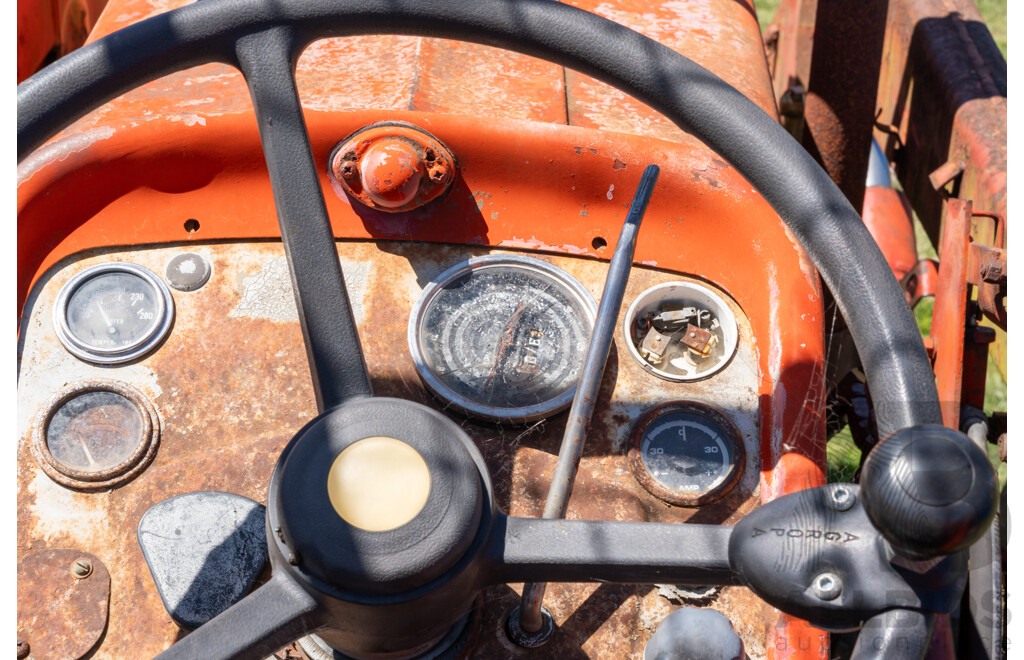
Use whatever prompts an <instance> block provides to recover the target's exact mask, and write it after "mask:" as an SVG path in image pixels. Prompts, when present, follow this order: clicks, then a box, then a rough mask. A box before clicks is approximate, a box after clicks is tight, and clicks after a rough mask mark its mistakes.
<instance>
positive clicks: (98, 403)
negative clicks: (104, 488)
mask: <svg viewBox="0 0 1024 660" xmlns="http://www.w3.org/2000/svg"><path fill="white" fill-rule="evenodd" d="M143 441H144V437H143V421H142V415H141V414H140V413H139V409H138V408H137V407H136V406H135V404H134V403H132V402H131V401H129V400H128V399H127V398H126V397H124V396H121V395H120V394H118V393H116V392H103V391H98V392H86V393H83V394H80V395H78V396H76V397H74V398H72V399H70V400H68V401H67V402H65V403H64V404H63V405H62V406H61V407H60V408H58V409H57V411H56V412H55V413H54V414H53V417H52V418H51V419H50V423H49V425H48V426H47V429H46V448H47V449H48V450H49V451H50V455H52V456H53V458H54V459H56V460H57V461H58V462H59V463H61V464H62V465H64V466H65V467H67V468H70V469H72V470H78V471H82V472H102V471H104V470H107V469H109V468H112V467H114V466H117V465H119V464H121V463H123V462H124V461H126V460H128V459H129V458H131V457H132V455H133V454H134V453H135V452H136V450H137V449H138V447H139V445H140V444H142V442H143Z"/></svg>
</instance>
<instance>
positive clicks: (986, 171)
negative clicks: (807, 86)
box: [875, 0, 1007, 256]
mask: <svg viewBox="0 0 1024 660" xmlns="http://www.w3.org/2000/svg"><path fill="white" fill-rule="evenodd" d="M877 106H878V107H877V109H876V114H877V124H878V128H877V130H876V132H875V135H876V137H877V138H878V140H879V142H880V144H882V145H883V147H884V148H885V149H886V153H887V154H888V156H889V158H890V160H891V161H892V163H893V166H894V168H895V169H896V173H897V175H898V176H899V179H900V183H901V184H902V185H903V189H904V190H905V191H906V193H907V196H908V198H909V199H910V202H911V205H912V206H913V208H914V210H915V211H916V212H917V215H918V217H919V218H920V219H921V222H922V223H923V224H924V226H925V229H926V230H927V231H928V234H929V236H930V237H931V239H932V243H934V244H935V245H937V246H938V245H940V242H941V241H940V234H941V227H942V216H943V208H942V203H943V195H942V194H940V192H939V191H936V190H935V189H934V188H933V187H932V185H931V181H930V180H929V175H930V174H931V173H932V172H933V171H935V170H937V169H938V168H940V167H941V166H943V165H944V164H946V163H947V162H949V161H953V162H956V161H963V162H964V164H965V169H964V171H963V173H962V175H961V176H960V178H959V180H955V181H954V182H953V186H952V190H951V191H950V192H951V193H952V194H953V195H954V196H957V197H961V198H964V199H971V200H973V202H974V206H975V207H976V208H977V209H978V210H980V211H989V212H995V213H1000V214H1002V215H1004V217H1005V214H1006V120H1007V114H1006V108H1007V105H1006V60H1005V59H1004V58H1003V56H1002V55H1001V54H1000V52H999V50H998V48H997V47H996V45H995V42H994V41H993V40H992V35H991V34H990V33H989V31H988V28H987V27H986V26H985V23H984V20H983V19H982V18H981V15H980V14H979V13H978V10H977V7H975V5H974V3H973V2H971V1H970V0H914V1H913V2H892V3H890V5H889V15H888V25H887V28H886V39H885V57H884V59H883V61H882V68H881V72H880V78H879V87H878V102H877ZM940 256H941V255H940Z"/></svg>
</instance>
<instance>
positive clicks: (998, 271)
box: [981, 261, 1003, 283]
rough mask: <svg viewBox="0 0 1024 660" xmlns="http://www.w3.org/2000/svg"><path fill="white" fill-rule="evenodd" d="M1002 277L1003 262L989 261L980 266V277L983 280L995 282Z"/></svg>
mask: <svg viewBox="0 0 1024 660" xmlns="http://www.w3.org/2000/svg"><path fill="white" fill-rule="evenodd" d="M1002 277H1003V264H1002V263H1000V262H999V261H990V262H988V263H985V264H982V266H981V279H982V280H984V281H985V282H991V283H996V282H998V281H999V280H1000V278H1002Z"/></svg>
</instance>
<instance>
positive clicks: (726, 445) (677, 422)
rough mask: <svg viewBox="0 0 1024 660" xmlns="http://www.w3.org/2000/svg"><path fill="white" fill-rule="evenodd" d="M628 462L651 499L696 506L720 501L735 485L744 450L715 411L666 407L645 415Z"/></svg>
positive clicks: (733, 430) (696, 405)
mask: <svg viewBox="0 0 1024 660" xmlns="http://www.w3.org/2000/svg"><path fill="white" fill-rule="evenodd" d="M631 442H632V444H631V447H630V451H629V458H630V460H629V463H630V467H631V468H632V469H633V474H634V475H636V478H637V480H638V481H639V482H640V484H641V485H643V487H644V488H646V489H647V490H648V491H650V493H651V494H652V495H654V496H655V497H658V498H660V499H662V500H665V501H666V502H669V503H670V504H678V505H681V506H698V505H701V504H707V503H708V502H712V501H714V500H717V499H719V498H720V497H722V496H724V495H725V494H726V493H728V492H729V491H730V490H731V489H732V488H733V486H735V485H736V483H737V482H738V481H739V478H740V473H741V472H742V471H743V461H744V451H743V443H742V442H741V441H740V437H739V433H738V432H737V431H736V428H735V427H734V426H733V425H732V423H731V422H730V421H729V420H728V419H727V418H726V417H725V415H723V414H722V413H720V412H718V411H717V410H715V409H714V408H711V407H710V406H705V405H704V404H700V403H695V402H692V401H680V402H676V403H668V404H665V405H662V406H658V407H657V408H655V409H653V410H651V411H650V412H648V413H647V414H646V415H644V416H643V417H642V418H641V419H640V421H639V423H637V425H636V427H634V429H633V433H632V436H631Z"/></svg>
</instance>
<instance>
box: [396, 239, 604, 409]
mask: <svg viewBox="0 0 1024 660" xmlns="http://www.w3.org/2000/svg"><path fill="white" fill-rule="evenodd" d="M596 315H597V304H596V303H595V302H594V299H593V297H592V296H591V295H590V293H589V292H588V291H587V290H586V289H585V288H583V285H582V284H580V283H579V282H578V281H576V280H575V279H573V277H572V276H571V275H569V274H568V273H566V272H565V271H563V270H561V269H559V268H556V267H554V266H552V265H551V264H548V263H546V262H544V261H541V260H539V259H534V258H531V257H523V256H509V255H490V256H483V257H476V258H473V259H470V260H468V261H465V262H462V263H460V264H457V265H455V266H453V267H452V268H450V269H448V270H447V271H445V272H444V273H442V274H441V275H439V276H438V277H437V279H435V280H434V281H433V282H431V283H430V285H428V286H427V288H426V289H425V290H424V291H423V294H422V295H421V297H420V299H419V301H418V302H417V303H416V306H415V307H414V308H413V311H412V316H411V317H410V319H409V348H410V350H411V352H412V357H413V361H414V362H415V363H416V369H417V370H418V371H419V374H420V377H421V378H422V379H423V382H424V383H425V384H426V386H427V388H428V389H430V390H431V391H432V392H433V393H434V394H435V395H436V396H438V397H440V398H441V399H443V400H445V401H446V402H448V403H449V404H450V405H451V406H453V407H454V408H456V409H458V410H460V411H461V412H463V413H466V414H468V415H471V416H475V417H480V418H484V419H489V420H494V421H511V422H526V421H530V420H533V419H538V418H541V417H544V416H547V415H550V414H552V413H555V412H558V411H559V410H562V409H564V408H566V407H568V405H569V404H570V403H572V397H573V394H574V393H575V390H576V382H577V381H578V380H579V376H580V372H581V371H582V369H583V361H584V358H585V357H586V351H587V344H588V343H589V341H590V334H591V331H592V330H593V327H594V318H595V316H596Z"/></svg>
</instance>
